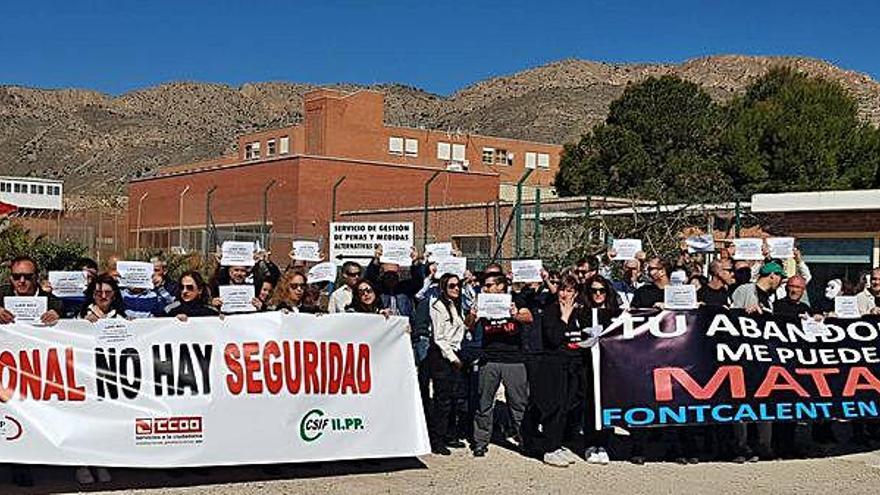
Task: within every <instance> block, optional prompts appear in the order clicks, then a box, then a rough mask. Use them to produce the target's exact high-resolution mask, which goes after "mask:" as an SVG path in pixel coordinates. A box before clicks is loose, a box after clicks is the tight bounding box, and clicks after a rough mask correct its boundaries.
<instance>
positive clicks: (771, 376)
mask: <svg viewBox="0 0 880 495" xmlns="http://www.w3.org/2000/svg"><path fill="white" fill-rule="evenodd" d="M780 378H782V382H781V383H780V381H779V379H780ZM777 390H790V391H792V392H794V393H796V394H798V395H799V396H801V397H809V396H810V394H809V393H807V391H806V390H804V387H801V384H800V383H798V382H797V380H795V379H794V377H793V376H791V373H789V372H788V370H786V369H785V368H783V367H782V366H771V367H770V369H769V370H767V375H766V376H764V381H762V382H761V386H760V387H758V390H756V391H755V398H763V397H767V396H769V395H770V394H771V393H773V392H775V391H777Z"/></svg>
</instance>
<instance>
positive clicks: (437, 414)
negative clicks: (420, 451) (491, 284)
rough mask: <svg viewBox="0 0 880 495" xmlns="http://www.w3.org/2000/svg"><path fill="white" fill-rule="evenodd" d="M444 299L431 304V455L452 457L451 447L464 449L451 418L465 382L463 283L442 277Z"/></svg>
mask: <svg viewBox="0 0 880 495" xmlns="http://www.w3.org/2000/svg"><path fill="white" fill-rule="evenodd" d="M439 286H440V296H439V297H437V298H436V299H434V300H433V301H431V302H430V305H431V306H430V309H431V325H432V327H433V339H432V341H431V347H430V348H429V349H428V358H427V359H428V369H429V371H430V374H431V380H432V381H433V387H434V397H433V403H432V407H431V414H430V415H429V416H430V418H429V419H430V425H429V426H430V427H429V428H428V433H429V435H430V437H431V452H433V453H435V454H439V455H449V454H450V452H449V447H463V446H464V445H463V444H461V442H460V441H458V440H457V439H455V438H453V436H451V435H450V434H449V433H450V427H449V418H450V412H451V410H452V403H453V393H454V390H455V387H456V383H457V382H458V381H459V380H460V379H461V377H460V373H461V360H460V359H459V357H458V351H460V350H461V341H462V339H464V333H465V331H466V330H467V327H466V325H465V319H464V317H463V315H462V310H461V280H460V279H459V278H458V277H457V276H456V275H452V274H445V275H443V276H442V277H440V283H439Z"/></svg>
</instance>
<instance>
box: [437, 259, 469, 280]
mask: <svg viewBox="0 0 880 495" xmlns="http://www.w3.org/2000/svg"><path fill="white" fill-rule="evenodd" d="M465 270H467V258H464V257H459V256H447V257H445V258H441V259H440V260H438V261H437V274H438V275H440V276H443V274H444V273H451V274H453V275H456V276H458V278H461V277H464V272H465Z"/></svg>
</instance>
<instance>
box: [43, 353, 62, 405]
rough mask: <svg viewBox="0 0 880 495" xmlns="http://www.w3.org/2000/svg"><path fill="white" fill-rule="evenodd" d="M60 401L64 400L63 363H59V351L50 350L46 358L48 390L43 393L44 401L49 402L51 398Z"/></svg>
mask: <svg viewBox="0 0 880 495" xmlns="http://www.w3.org/2000/svg"><path fill="white" fill-rule="evenodd" d="M53 395H54V396H55V397H56V398H57V399H58V400H64V377H62V376H61V363H59V362H58V351H57V350H56V349H55V348H52V349H49V352H48V354H47V356H46V390H44V391H43V400H49V397H50V396H53Z"/></svg>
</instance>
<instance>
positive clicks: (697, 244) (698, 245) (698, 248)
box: [684, 234, 715, 253]
mask: <svg viewBox="0 0 880 495" xmlns="http://www.w3.org/2000/svg"><path fill="white" fill-rule="evenodd" d="M684 243H685V244H687V249H688V252H689V253H711V252H713V251H715V239H713V238H712V235H711V234H704V235H697V236H693V237H688V238H687V239H685V241H684Z"/></svg>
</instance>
